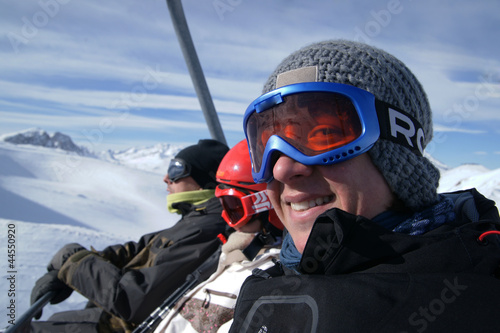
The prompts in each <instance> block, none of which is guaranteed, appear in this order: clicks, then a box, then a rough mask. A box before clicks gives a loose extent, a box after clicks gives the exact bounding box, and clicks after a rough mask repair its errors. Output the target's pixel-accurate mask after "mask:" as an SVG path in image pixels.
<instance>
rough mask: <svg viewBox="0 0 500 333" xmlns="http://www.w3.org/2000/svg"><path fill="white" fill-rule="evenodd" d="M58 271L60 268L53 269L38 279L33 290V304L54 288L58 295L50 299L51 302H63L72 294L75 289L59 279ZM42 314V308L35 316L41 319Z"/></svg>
mask: <svg viewBox="0 0 500 333" xmlns="http://www.w3.org/2000/svg"><path fill="white" fill-rule="evenodd" d="M57 273H59V270H52V271H50V272H48V273H46V274H45V275H44V276H42V277H41V278H39V279H38V280H37V281H36V283H35V286H34V287H33V290H32V291H31V305H33V303H35V302H36V301H37V300H38V299H39V298H40V297H42V296H43V295H45V294H46V293H48V292H49V291H52V290H54V291H55V292H56V296H54V298H53V299H52V300H51V301H50V304H57V303H61V302H62V301H64V300H65V299H66V298H68V297H69V296H70V295H71V293H72V292H73V289H71V287H69V286H68V285H67V284H65V283H64V282H62V281H61V280H59V278H58V277H57ZM41 316H42V311H41V310H40V312H38V313H37V314H36V315H34V316H33V317H34V318H35V319H39V318H40V317H41Z"/></svg>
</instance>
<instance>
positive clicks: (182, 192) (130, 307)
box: [31, 140, 229, 332]
mask: <svg viewBox="0 0 500 333" xmlns="http://www.w3.org/2000/svg"><path fill="white" fill-rule="evenodd" d="M228 150H229V149H228V147H227V146H226V145H225V144H222V143H220V142H218V141H216V140H200V141H199V142H198V143H197V144H196V145H192V146H189V147H187V148H185V149H183V150H181V151H180V152H179V153H178V154H177V155H176V156H175V158H174V159H172V160H171V162H170V166H169V168H168V174H167V175H166V176H165V179H164V181H165V182H166V183H167V185H168V191H169V194H168V196H167V202H168V209H169V211H170V212H175V213H178V214H181V215H182V218H181V219H180V220H179V221H178V222H177V223H176V224H175V225H174V226H173V227H171V228H168V229H165V230H161V231H158V232H154V233H150V234H147V235H144V236H142V237H141V238H140V240H139V241H138V242H133V241H131V242H127V243H125V244H123V245H113V246H108V247H107V248H105V249H104V250H102V251H96V250H95V249H93V248H92V249H90V250H88V249H86V248H84V247H83V246H81V245H79V244H76V243H72V244H68V245H66V246H64V247H63V248H62V249H61V250H59V251H58V252H57V253H56V254H55V255H54V257H53V259H52V260H51V262H50V263H49V265H48V266H47V270H48V273H46V274H45V275H44V276H42V277H41V278H40V279H39V280H38V281H37V282H36V284H35V287H34V288H33V290H32V294H31V303H34V302H35V301H36V300H37V299H39V298H40V297H41V296H42V295H44V294H45V293H47V292H49V291H51V290H56V291H57V292H58V294H57V296H56V297H55V298H54V299H53V300H52V301H51V303H52V304H55V303H59V302H62V301H63V300H64V299H66V298H67V297H69V295H70V294H71V292H72V291H73V290H76V291H78V292H79V293H80V294H82V295H83V296H85V297H87V298H88V299H89V303H88V305H87V307H86V308H85V309H83V310H77V311H67V312H61V313H55V314H54V315H52V316H51V317H50V318H49V319H48V320H47V321H32V322H31V331H32V332H67V331H68V329H70V331H75V330H77V331H79V332H130V331H131V330H133V328H134V327H135V326H137V325H138V324H140V323H141V322H142V321H143V320H144V319H146V318H147V317H148V316H149V315H150V314H151V312H153V311H154V310H155V309H156V308H157V307H158V306H159V305H160V304H161V303H162V302H163V301H164V300H165V299H166V298H167V297H168V296H169V295H170V294H171V293H172V292H173V291H174V290H176V289H177V288H178V287H179V286H180V285H182V284H183V283H184V281H185V279H186V276H187V275H188V274H189V273H192V272H193V271H194V270H195V269H196V268H197V267H198V266H199V265H200V264H202V263H203V262H204V261H205V260H206V259H207V258H208V257H209V256H210V255H211V254H212V253H214V252H215V251H216V250H217V249H218V248H219V246H220V241H219V239H218V235H219V234H221V233H222V234H224V233H225V232H226V229H227V224H226V222H225V221H224V219H223V218H222V217H221V213H222V207H221V204H220V201H219V199H218V198H216V197H215V187H216V185H217V183H216V178H215V174H216V172H217V168H218V166H219V163H220V161H221V160H222V158H223V157H224V155H225V154H226V153H227V151H228ZM214 269H215V267H214ZM40 315H41V314H38V315H37V318H39V317H40Z"/></svg>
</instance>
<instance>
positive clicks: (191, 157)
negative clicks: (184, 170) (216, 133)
mask: <svg viewBox="0 0 500 333" xmlns="http://www.w3.org/2000/svg"><path fill="white" fill-rule="evenodd" d="M228 151H229V148H228V147H227V146H226V145H225V144H223V143H221V142H219V141H217V140H211V139H205V140H200V141H198V143H197V144H196V145H192V146H189V147H186V148H184V149H183V150H181V151H180V152H179V153H178V154H177V155H176V156H175V158H180V159H182V160H183V161H184V162H186V163H187V164H189V165H190V166H191V174H190V176H191V177H193V179H194V180H195V181H196V183H198V185H200V187H202V188H204V189H214V188H215V187H216V186H217V181H216V179H215V174H216V173H217V168H218V167H219V164H220V162H221V161H222V158H223V157H224V156H225V155H226V153H227V152H228Z"/></svg>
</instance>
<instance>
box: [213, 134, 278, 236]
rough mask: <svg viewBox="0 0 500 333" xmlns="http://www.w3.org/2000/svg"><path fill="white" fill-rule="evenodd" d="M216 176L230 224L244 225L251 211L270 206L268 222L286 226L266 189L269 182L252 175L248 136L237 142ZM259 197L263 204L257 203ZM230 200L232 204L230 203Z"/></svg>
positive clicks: (251, 213)
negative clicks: (257, 179) (259, 181)
mask: <svg viewBox="0 0 500 333" xmlns="http://www.w3.org/2000/svg"><path fill="white" fill-rule="evenodd" d="M216 179H217V182H219V183H220V184H219V185H218V186H217V187H216V189H215V196H216V197H217V198H219V199H221V202H222V206H223V208H224V210H223V212H222V217H223V218H224V219H225V220H226V222H227V223H228V224H229V225H230V226H231V227H234V226H243V225H245V224H246V223H248V222H249V221H250V220H251V219H252V215H254V214H258V213H260V212H263V211H267V210H268V211H269V222H270V223H271V224H272V225H274V226H275V227H277V228H278V229H280V230H283V224H282V223H281V221H280V220H279V218H278V216H277V215H276V213H275V212H274V209H273V208H272V205H271V203H270V201H269V199H268V197H267V194H266V192H265V191H266V187H267V184H266V183H260V184H256V183H255V182H254V180H253V178H252V164H251V162H250V154H249V152H248V144H247V141H246V140H242V141H240V142H238V143H237V144H236V145H235V146H234V147H233V148H231V149H230V150H229V151H228V152H227V154H226V155H225V156H224V158H223V159H222V161H221V163H220V164H219V168H218V169H217V174H216ZM262 191H264V192H262ZM257 192H259V193H258V194H257ZM254 194H255V195H254ZM225 199H230V200H225ZM256 201H258V203H260V204H261V205H260V207H257V206H258V205H256V204H255V203H256ZM263 201H264V202H263ZM230 202H232V203H233V204H232V205H231V204H229V203H230ZM266 203H267V205H266ZM235 208H237V209H235Z"/></svg>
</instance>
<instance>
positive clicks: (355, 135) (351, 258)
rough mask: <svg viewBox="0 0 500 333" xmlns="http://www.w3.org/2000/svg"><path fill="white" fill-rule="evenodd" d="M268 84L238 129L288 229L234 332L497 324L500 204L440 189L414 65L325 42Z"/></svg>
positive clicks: (286, 64)
mask: <svg viewBox="0 0 500 333" xmlns="http://www.w3.org/2000/svg"><path fill="white" fill-rule="evenodd" d="M263 93H264V94H263V95H262V96H260V97H259V98H258V99H256V100H255V101H254V102H252V103H251V104H250V106H249V107H248V108H247V110H246V113H245V117H244V130H245V135H246V137H247V141H248V144H249V150H250V155H251V158H252V165H253V170H252V173H253V178H254V180H255V181H256V182H267V183H268V184H267V190H268V194H269V197H270V199H271V202H272V204H273V206H274V208H275V211H276V213H277V215H278V216H279V218H280V220H281V221H282V222H283V224H284V226H285V232H286V235H285V237H284V241H283V245H282V250H281V253H280V262H279V263H278V264H277V265H276V266H275V267H273V268H270V269H268V270H266V271H256V272H254V274H253V276H251V277H249V278H248V279H247V280H246V281H245V283H244V285H243V286H242V289H241V292H240V296H239V298H238V301H237V305H236V312H235V316H234V322H233V325H232V327H231V332H238V333H241V332H278V331H279V332H476V331H481V332H498V331H499V330H500V324H499V323H498V320H497V317H498V315H497V314H496V310H495V309H499V308H500V280H499V277H500V242H499V238H500V237H499V234H500V218H499V215H498V209H497V208H496V207H495V203H494V202H493V201H491V200H488V199H486V198H485V197H484V196H482V195H481V194H479V193H478V192H477V191H476V190H475V189H470V190H467V191H461V192H456V193H447V194H438V193H437V187H438V183H439V171H438V170H437V169H436V168H435V167H434V166H433V164H432V163H431V162H430V161H429V160H428V159H427V158H426V157H425V156H424V148H425V147H426V146H427V144H428V143H429V142H430V140H431V139H432V134H433V128H432V114H431V108H430V105H429V102H428V100H427V96H426V94H425V92H424V90H423V88H422V86H421V84H420V83H419V81H418V80H417V78H416V77H415V76H414V75H413V73H412V72H411V71H410V70H409V69H408V68H407V67H406V66H405V65H404V64H403V63H402V62H401V61H400V60H398V59H396V58H395V57H394V56H392V55H390V54H389V53H387V52H385V51H383V50H380V49H377V48H375V47H372V46H369V45H366V44H362V43H357V42H350V41H345V40H332V41H324V42H319V43H315V44H312V45H309V46H306V47H304V48H302V49H300V50H298V51H296V52H294V53H292V54H291V55H290V56H288V57H287V58H285V59H284V60H283V61H282V62H281V64H280V65H278V67H277V68H276V70H275V71H274V73H272V74H271V76H270V77H269V79H268V80H267V82H266V83H265V85H264V89H263Z"/></svg>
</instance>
